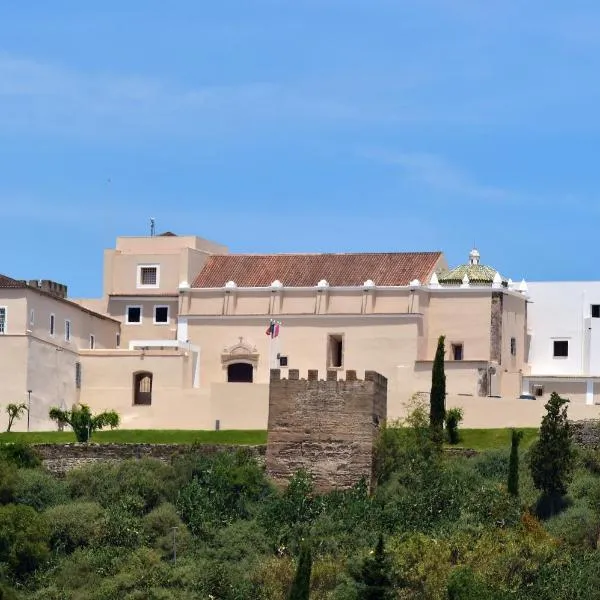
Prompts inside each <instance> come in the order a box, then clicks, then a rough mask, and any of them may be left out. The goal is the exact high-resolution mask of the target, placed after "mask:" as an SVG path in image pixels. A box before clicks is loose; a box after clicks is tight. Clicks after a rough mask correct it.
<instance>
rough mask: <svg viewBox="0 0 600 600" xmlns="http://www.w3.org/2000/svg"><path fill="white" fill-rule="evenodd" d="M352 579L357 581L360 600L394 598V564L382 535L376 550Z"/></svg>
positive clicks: (363, 562)
mask: <svg viewBox="0 0 600 600" xmlns="http://www.w3.org/2000/svg"><path fill="white" fill-rule="evenodd" d="M352 578H353V579H354V581H355V587H356V592H357V594H356V597H357V598H359V599H360V600H386V599H387V598H390V599H391V598H393V595H392V594H393V589H394V581H393V578H392V564H391V561H390V559H389V557H388V555H387V553H386V551H385V544H384V541H383V536H382V535H380V536H379V539H378V540H377V546H375V550H374V551H372V552H371V553H369V554H368V555H367V556H366V557H365V558H364V560H363V561H362V563H361V564H360V566H359V567H358V569H356V570H355V571H354V572H353V573H352Z"/></svg>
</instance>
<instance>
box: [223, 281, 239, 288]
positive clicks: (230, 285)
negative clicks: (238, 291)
mask: <svg viewBox="0 0 600 600" xmlns="http://www.w3.org/2000/svg"><path fill="white" fill-rule="evenodd" d="M225 287H226V288H228V289H231V288H236V287H237V283H236V282H235V281H228V282H227V283H226V284H225Z"/></svg>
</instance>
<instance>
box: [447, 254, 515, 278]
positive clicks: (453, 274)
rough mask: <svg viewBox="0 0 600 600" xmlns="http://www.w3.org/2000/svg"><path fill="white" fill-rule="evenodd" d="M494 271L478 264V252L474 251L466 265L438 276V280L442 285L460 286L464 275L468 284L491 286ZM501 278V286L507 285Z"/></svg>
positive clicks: (494, 274)
mask: <svg viewBox="0 0 600 600" xmlns="http://www.w3.org/2000/svg"><path fill="white" fill-rule="evenodd" d="M496 273H498V271H496V269H494V268H493V267H489V266H487V265H482V264H479V252H478V251H477V250H475V249H473V250H471V252H470V254H469V262H468V264H466V265H459V266H458V267H455V268H454V269H451V270H450V271H448V272H446V273H442V274H441V275H439V276H438V280H439V282H440V283H441V284H442V285H460V284H461V283H462V282H463V280H464V278H465V275H466V276H467V277H468V278H469V283H471V284H475V285H492V283H493V281H494V277H495V276H496ZM500 277H501V278H502V286H503V287H506V286H507V285H508V283H507V281H506V280H505V279H504V277H502V276H500Z"/></svg>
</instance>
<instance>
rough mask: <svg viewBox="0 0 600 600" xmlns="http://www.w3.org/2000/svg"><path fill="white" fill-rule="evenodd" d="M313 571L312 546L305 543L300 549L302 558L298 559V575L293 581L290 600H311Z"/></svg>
mask: <svg viewBox="0 0 600 600" xmlns="http://www.w3.org/2000/svg"><path fill="white" fill-rule="evenodd" d="M311 571H312V554H311V551H310V546H309V545H308V544H307V543H304V544H302V547H301V549H300V558H299V559H298V565H297V567H296V575H295V576H294V581H292V587H291V588H290V593H289V595H288V600H309V596H310V574H311Z"/></svg>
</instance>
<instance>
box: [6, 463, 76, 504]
mask: <svg viewBox="0 0 600 600" xmlns="http://www.w3.org/2000/svg"><path fill="white" fill-rule="evenodd" d="M67 499H68V491H67V488H66V486H65V484H64V483H63V482H62V481H60V480H59V479H56V478H55V477H53V476H52V475H50V473H47V472H46V471H40V470H37V469H21V470H19V472H18V477H17V484H16V487H15V502H17V503H18V504H25V505H26V506H31V507H32V508H35V510H37V511H42V510H44V509H46V508H48V507H50V506H54V505H56V504H62V503H64V502H66V501H67Z"/></svg>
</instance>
